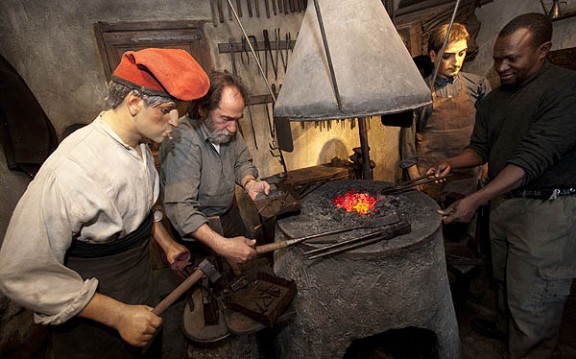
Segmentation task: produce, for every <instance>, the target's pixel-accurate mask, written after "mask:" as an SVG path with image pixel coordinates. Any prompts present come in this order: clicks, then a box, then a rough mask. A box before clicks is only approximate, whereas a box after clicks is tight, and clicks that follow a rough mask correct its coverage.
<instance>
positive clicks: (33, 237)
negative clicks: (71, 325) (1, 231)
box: [0, 179, 98, 324]
mask: <svg viewBox="0 0 576 359" xmlns="http://www.w3.org/2000/svg"><path fill="white" fill-rule="evenodd" d="M80 196H82V194H81V193H71V192H70V190H68V189H67V188H66V186H63V185H62V184H61V183H59V182H58V180H56V179H52V180H50V181H46V182H44V183H43V184H40V183H36V184H32V185H31V186H30V187H29V189H28V190H27V191H26V193H25V194H24V196H23V197H22V198H21V200H20V201H19V203H18V205H17V206H16V209H15V210H14V213H13V215H12V218H11V221H10V224H9V226H8V230H7V232H6V236H5V238H4V242H3V245H2V249H1V251H0V289H1V290H2V292H3V293H4V294H5V295H6V296H7V297H8V298H10V299H11V300H13V301H15V302H16V303H18V304H20V305H22V306H23V307H25V308H28V309H30V310H33V311H34V312H35V321H36V322H38V323H42V324H60V323H63V322H65V321H67V320H68V319H70V318H72V317H73V316H75V315H77V314H78V313H79V312H80V311H81V310H82V309H83V308H84V307H85V306H86V305H87V304H88V302H89V301H90V300H91V299H92V297H93V295H94V293H95V292H96V287H97V286H98V281H97V280H96V279H88V280H83V279H82V277H81V276H80V275H79V274H78V273H76V272H75V271H73V270H71V269H69V268H67V267H66V266H64V264H63V262H64V256H65V253H66V251H67V249H68V248H69V247H70V243H71V241H72V238H73V235H74V233H77V232H78V229H79V226H78V224H77V223H78V222H71V218H78V217H79V216H80V217H81V216H82V215H86V214H87V213H86V212H85V211H83V210H82V208H80V206H81V204H82V203H83V202H84V203H86V202H85V201H83V200H82V198H81V197H80Z"/></svg>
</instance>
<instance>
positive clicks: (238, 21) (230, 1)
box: [227, 0, 276, 103]
mask: <svg viewBox="0 0 576 359" xmlns="http://www.w3.org/2000/svg"><path fill="white" fill-rule="evenodd" d="M227 1H228V4H230V6H232V0H227ZM232 14H234V18H235V19H236V22H237V23H238V26H240V30H242V33H243V34H244V36H245V37H246V38H248V34H247V33H246V30H245V29H244V26H242V23H241V22H240V18H239V17H238V14H236V10H234V7H232ZM248 46H249V47H250V52H251V53H252V56H253V57H254V61H256V65H258V69H259V70H260V74H261V75H262V78H264V82H265V83H266V87H268V91H269V92H270V95H272V101H273V102H274V103H276V96H275V95H274V92H273V91H272V87H271V86H270V83H269V82H268V79H267V78H266V75H265V74H264V70H263V69H262V64H261V63H260V60H259V59H258V56H257V55H256V51H255V50H254V47H253V46H252V43H251V42H250V41H248Z"/></svg>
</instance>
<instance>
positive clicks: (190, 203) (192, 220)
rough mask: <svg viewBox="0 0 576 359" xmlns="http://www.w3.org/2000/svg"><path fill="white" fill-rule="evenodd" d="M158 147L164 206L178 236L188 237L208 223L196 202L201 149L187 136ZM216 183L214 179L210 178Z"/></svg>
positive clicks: (200, 170) (200, 173)
mask: <svg viewBox="0 0 576 359" xmlns="http://www.w3.org/2000/svg"><path fill="white" fill-rule="evenodd" d="M177 141H178V142H177V143H175V142H172V143H168V144H163V146H162V147H161V154H160V158H161V168H162V177H163V184H164V186H163V199H162V201H163V205H164V210H165V211H166V215H167V216H168V218H169V219H170V222H171V223H172V225H173V226H174V227H175V228H176V230H177V231H178V233H180V235H181V236H188V235H190V234H191V233H193V232H195V231H196V230H197V229H198V228H199V227H200V226H201V225H203V224H204V223H208V219H207V217H206V215H204V213H202V212H201V211H200V203H199V200H198V195H199V189H200V181H201V178H202V148H201V144H200V143H193V141H192V139H191V138H190V137H188V136H182V137H179V138H178V140H177ZM213 180H214V181H217V180H218V179H217V178H214V179H213Z"/></svg>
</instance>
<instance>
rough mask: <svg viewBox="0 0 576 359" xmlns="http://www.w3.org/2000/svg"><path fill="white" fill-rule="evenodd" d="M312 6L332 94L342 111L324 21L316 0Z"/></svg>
mask: <svg viewBox="0 0 576 359" xmlns="http://www.w3.org/2000/svg"><path fill="white" fill-rule="evenodd" d="M314 7H315V8H316V15H317V17H318V24H319V25H320V32H321V34H322V43H323V44H324V51H326V60H327V61H328V67H329V69H330V78H331V80H332V86H333V87H334V96H336V102H337V103H338V110H340V112H342V100H341V99H340V91H339V90H338V83H337V82H336V75H335V74H334V66H333V65H332V57H331V56H330V49H329V48H328V41H327V40H326V32H325V31H324V22H323V21H322V14H321V13H320V5H319V4H318V0H314Z"/></svg>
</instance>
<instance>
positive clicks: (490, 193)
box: [471, 165, 525, 206]
mask: <svg viewBox="0 0 576 359" xmlns="http://www.w3.org/2000/svg"><path fill="white" fill-rule="evenodd" d="M524 177H525V172H524V170H523V169H522V168H521V167H518V166H515V165H507V166H506V167H504V169H503V170H502V171H501V172H500V173H499V174H498V176H496V178H494V180H493V181H491V182H490V183H488V184H487V185H486V186H485V187H483V188H482V189H480V190H478V191H476V192H474V193H473V194H472V195H471V196H474V197H475V200H476V202H477V203H478V205H479V206H481V205H485V204H487V203H488V202H489V201H490V200H492V199H493V198H494V197H496V196H498V195H501V194H503V193H506V192H509V191H511V190H513V189H515V188H518V187H519V186H520V185H521V184H522V182H523V181H524Z"/></svg>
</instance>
